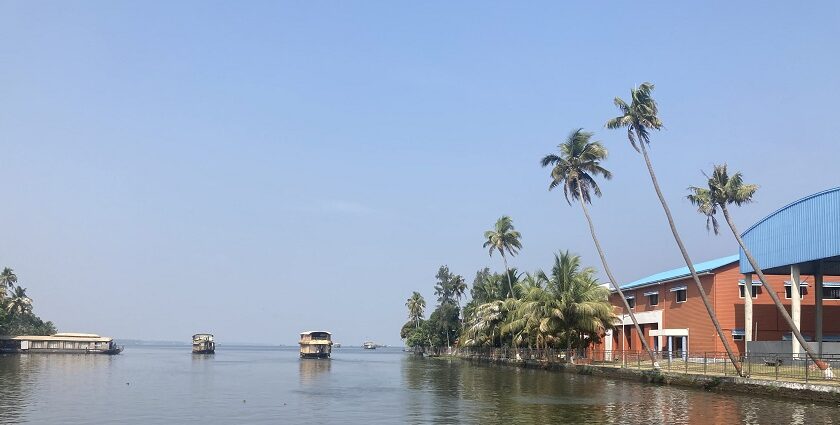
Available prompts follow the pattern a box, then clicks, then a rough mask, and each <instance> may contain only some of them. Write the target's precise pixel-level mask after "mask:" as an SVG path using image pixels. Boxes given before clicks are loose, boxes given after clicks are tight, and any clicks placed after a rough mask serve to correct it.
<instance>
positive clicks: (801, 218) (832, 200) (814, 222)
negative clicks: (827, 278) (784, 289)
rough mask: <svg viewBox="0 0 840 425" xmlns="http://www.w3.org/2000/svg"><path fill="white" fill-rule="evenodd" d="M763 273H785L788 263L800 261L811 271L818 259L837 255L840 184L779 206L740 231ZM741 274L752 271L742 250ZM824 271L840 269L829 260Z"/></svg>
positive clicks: (803, 270)
mask: <svg viewBox="0 0 840 425" xmlns="http://www.w3.org/2000/svg"><path fill="white" fill-rule="evenodd" d="M741 236H742V237H743V239H744V243H745V244H746V245H747V246H748V247H749V249H750V252H751V253H752V255H753V257H755V260H756V261H757V262H758V266H759V267H760V268H762V269H763V270H764V273H770V274H787V273H789V270H788V269H787V266H790V265H792V264H803V268H802V269H801V272H802V273H803V274H813V273H814V272H815V270H814V269H813V265H814V264H815V262H816V261H817V260H823V259H831V258H834V257H840V187H837V188H834V189H828V190H824V191H822V192H817V193H815V194H813V195H809V196H806V197H804V198H802V199H799V200H797V201H795V202H792V203H790V204H788V205H785V206H784V207H782V208H780V209H778V210H777V211H775V212H774V213H773V214H770V215H768V216H767V217H764V218H763V219H761V220H760V221H759V222H758V223H756V224H754V225H752V226H750V227H749V228H748V229H747V230H746V231H745V232H743V233H742V234H741ZM740 266H741V273H751V272H753V269H752V266H750V264H749V262H748V261H747V259H746V257H745V256H744V253H743V252H741V263H740ZM825 266H826V267H831V268H829V269H824V270H823V272H824V273H825V274H834V273H837V272H840V264H836V263H835V264H833V265H832V262H828V263H827V264H825Z"/></svg>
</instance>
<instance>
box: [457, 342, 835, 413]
mask: <svg viewBox="0 0 840 425" xmlns="http://www.w3.org/2000/svg"><path fill="white" fill-rule="evenodd" d="M441 357H442V358H443V357H449V358H455V359H459V360H465V361H468V362H470V363H478V364H487V365H494V366H506V367H520V368H526V369H542V370H545V371H557V372H562V373H572V374H576V375H589V376H599V377H604V378H612V379H621V380H626V381H636V382H640V383H648V384H658V385H674V386H681V387H687V388H694V389H700V390H705V391H713V392H717V393H726V392H734V393H740V394H750V395H762V396H767V397H770V398H785V399H796V400H800V401H801V400H803V399H808V400H811V401H815V402H822V403H835V404H836V403H840V386H835V385H820V384H811V383H802V382H792V381H768V380H762V379H754V378H742V377H737V376H720V375H702V374H696V373H680V372H667V371H659V372H656V371H653V370H649V369H648V370H644V369H642V370H640V369H630V368H621V367H614V366H599V365H589V364H587V365H572V364H566V363H558V362H546V361H540V360H515V359H494V358H489V357H484V356H475V355H465V354H457V353H456V354H452V355H449V356H441Z"/></svg>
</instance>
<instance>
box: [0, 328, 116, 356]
mask: <svg viewBox="0 0 840 425" xmlns="http://www.w3.org/2000/svg"><path fill="white" fill-rule="evenodd" d="M122 350H123V347H122V346H121V345H116V344H115V343H114V339H113V338H109V337H105V336H99V335H96V334H82V333H69V332H62V333H57V334H55V335H50V336H39V335H38V336H36V335H31V336H30V335H23V336H0V353H62V354H120V353H121V352H122Z"/></svg>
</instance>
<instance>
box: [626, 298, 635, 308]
mask: <svg viewBox="0 0 840 425" xmlns="http://www.w3.org/2000/svg"><path fill="white" fill-rule="evenodd" d="M626 298H627V305H629V306H630V308H636V297H634V296H633V295H631V296H629V297H626Z"/></svg>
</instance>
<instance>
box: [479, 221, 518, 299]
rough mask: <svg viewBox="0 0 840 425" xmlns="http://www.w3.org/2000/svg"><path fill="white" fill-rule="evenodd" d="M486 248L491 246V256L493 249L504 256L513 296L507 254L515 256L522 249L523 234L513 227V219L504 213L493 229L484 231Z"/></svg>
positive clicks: (509, 286)
mask: <svg viewBox="0 0 840 425" xmlns="http://www.w3.org/2000/svg"><path fill="white" fill-rule="evenodd" d="M484 239H486V241H485V242H484V248H489V252H490V256H491V257H492V256H493V251H498V252H499V254H501V256H502V261H503V262H504V263H505V273H506V274H507V275H508V276H507V278H508V289H509V290H510V294H511V296H513V280H512V279H511V276H510V267H508V262H507V256H508V255H510V256H511V257H513V256H515V255H516V254H518V253H519V250H520V249H522V241H521V239H522V235H521V234H520V233H519V232H518V231H516V229H514V227H513V220H512V219H511V218H510V217H508V216H506V215H503V216H501V217H500V218H499V219H498V220H496V225H495V227H494V228H493V229H492V230H488V231H486V232H484Z"/></svg>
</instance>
